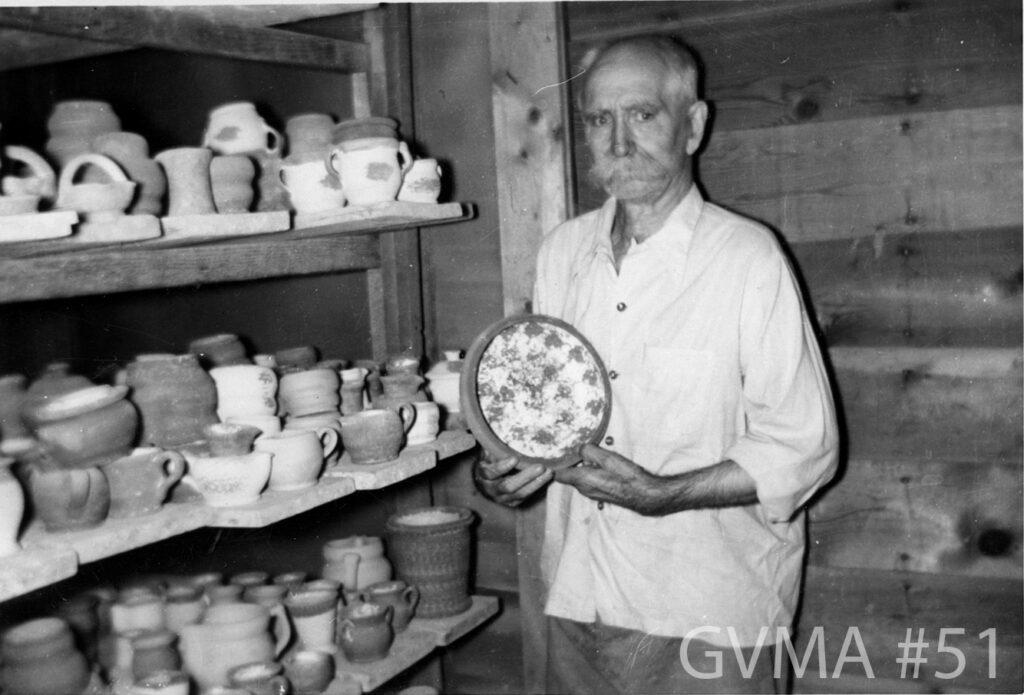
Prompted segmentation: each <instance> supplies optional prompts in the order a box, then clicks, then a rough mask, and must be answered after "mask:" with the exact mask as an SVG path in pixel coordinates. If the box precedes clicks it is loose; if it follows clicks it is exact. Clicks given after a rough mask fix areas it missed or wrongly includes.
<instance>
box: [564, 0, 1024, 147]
mask: <svg viewBox="0 0 1024 695" xmlns="http://www.w3.org/2000/svg"><path fill="white" fill-rule="evenodd" d="M566 12H567V24H568V27H569V32H570V36H569V39H570V44H569V45H570V49H571V51H570V66H573V65H576V64H578V62H579V57H580V56H581V55H582V54H583V52H585V51H586V50H587V49H588V48H590V47H591V46H593V45H595V44H596V43H597V42H599V41H601V40H606V39H609V38H615V37H619V36H625V35H634V34H643V33H647V32H655V33H676V34H678V35H680V36H681V37H682V38H683V39H684V40H685V41H686V42H687V43H689V44H690V45H691V46H692V47H693V48H694V49H695V50H696V51H697V53H698V54H699V55H700V57H701V59H702V61H703V63H704V64H705V66H706V73H707V74H706V81H705V94H706V96H707V98H708V99H710V100H711V101H712V102H713V104H714V129H715V130H716V131H724V130H737V129H746V128H763V127H773V126H776V125H782V124H787V123H789V124H792V123H802V122H818V121H830V120H845V119H849V118H859V117H869V116H870V117H879V116H892V115H896V114H902V113H924V112H930V111H939V110H947V109H961V108H974V107H979V106H995V105H1006V104H1016V105H1018V106H1019V104H1020V100H1021V80H1020V74H1021V7H1020V3H1017V2H1014V0H979V1H977V2H971V3H964V2H960V1H959V0H928V1H927V2H892V0H841V1H835V0H832V1H830V2H820V0H795V1H794V0H775V1H773V2H743V3H721V2H642V3H638V2H589V3H568V4H567V6H566Z"/></svg>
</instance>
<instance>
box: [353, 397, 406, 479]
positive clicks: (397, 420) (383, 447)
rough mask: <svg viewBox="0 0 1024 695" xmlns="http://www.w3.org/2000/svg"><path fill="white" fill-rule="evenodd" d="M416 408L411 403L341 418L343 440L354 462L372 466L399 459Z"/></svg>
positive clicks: (365, 411)
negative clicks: (395, 408)
mask: <svg viewBox="0 0 1024 695" xmlns="http://www.w3.org/2000/svg"><path fill="white" fill-rule="evenodd" d="M415 417H416V411H415V410H413V407H412V406H411V405H409V404H408V403H403V404H401V405H399V406H398V409H397V410H391V409H388V408H374V409H371V410H364V411H362V412H361V413H354V414H353V415H345V416H342V418H341V442H342V445H343V446H344V448H345V450H346V451H348V453H349V456H350V457H351V459H352V463H354V464H356V465H370V464H374V463H384V462H385V461H392V460H394V459H396V458H398V452H399V451H401V449H402V443H403V441H404V439H405V434H406V432H408V431H409V428H411V427H412V424H413V421H414V419H415Z"/></svg>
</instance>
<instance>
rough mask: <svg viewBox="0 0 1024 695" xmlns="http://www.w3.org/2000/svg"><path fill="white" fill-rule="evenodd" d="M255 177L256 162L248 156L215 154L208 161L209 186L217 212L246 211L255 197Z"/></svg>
mask: <svg viewBox="0 0 1024 695" xmlns="http://www.w3.org/2000/svg"><path fill="white" fill-rule="evenodd" d="M255 179H256V164H255V163H254V162H253V160H252V159H250V158H249V157H248V156H246V155H244V154H221V155H217V156H215V157H214V158H213V160H212V161H211V162H210V186H211V188H212V190H213V204H214V207H216V208H217V212H220V213H242V212H248V211H249V209H250V208H251V207H252V203H253V201H254V200H255V199H256V189H255Z"/></svg>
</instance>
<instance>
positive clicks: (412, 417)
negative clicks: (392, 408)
mask: <svg viewBox="0 0 1024 695" xmlns="http://www.w3.org/2000/svg"><path fill="white" fill-rule="evenodd" d="M398 417H400V418H402V430H403V434H409V430H411V429H412V425H413V423H414V422H416V408H414V407H413V405H412V404H411V403H402V404H401V405H400V406H398Z"/></svg>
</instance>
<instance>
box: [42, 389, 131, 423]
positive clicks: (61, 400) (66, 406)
mask: <svg viewBox="0 0 1024 695" xmlns="http://www.w3.org/2000/svg"><path fill="white" fill-rule="evenodd" d="M127 393H128V387H127V386H124V385H119V386H107V385H106V384H101V385H98V386H89V387H87V388H83V389H78V390H77V391H71V392H69V393H65V394H63V395H60V396H56V397H54V398H52V399H50V400H49V401H48V402H47V403H45V404H44V405H41V406H39V407H38V408H36V410H35V412H34V413H33V415H34V417H35V419H36V420H38V421H39V422H51V421H53V420H63V419H65V418H69V417H76V416H78V415H81V414H82V413H88V412H91V411H93V410H98V409H100V408H102V407H104V406H107V405H110V404H111V403H114V402H116V401H119V400H121V399H122V398H124V397H125V395H126V394H127Z"/></svg>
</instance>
